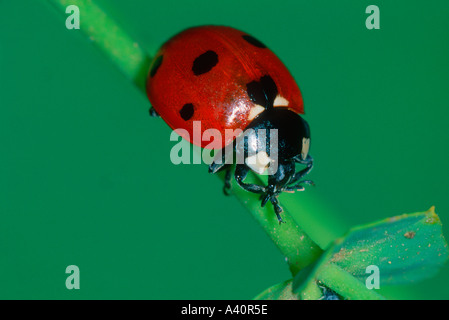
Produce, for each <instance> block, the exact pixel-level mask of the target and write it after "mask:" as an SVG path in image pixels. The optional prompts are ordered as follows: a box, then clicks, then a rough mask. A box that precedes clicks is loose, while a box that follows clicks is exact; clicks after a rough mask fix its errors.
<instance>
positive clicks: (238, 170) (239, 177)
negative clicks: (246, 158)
mask: <svg viewBox="0 0 449 320" xmlns="http://www.w3.org/2000/svg"><path fill="white" fill-rule="evenodd" d="M249 170H250V169H249V168H248V166H247V165H245V164H237V165H236V167H235V173H234V178H235V181H237V183H238V184H239V186H240V187H242V188H243V189H245V190H246V191H249V192H253V193H265V192H266V188H265V187H264V186H260V185H258V184H254V183H245V182H243V180H245V178H246V176H247V175H248V172H249Z"/></svg>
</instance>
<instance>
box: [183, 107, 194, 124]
mask: <svg viewBox="0 0 449 320" xmlns="http://www.w3.org/2000/svg"><path fill="white" fill-rule="evenodd" d="M193 113H194V108H193V104H191V103H186V104H185V105H184V106H183V107H182V108H181V110H180V111H179V114H180V115H181V118H183V119H184V120H185V121H187V120H190V119H191V118H192V117H193Z"/></svg>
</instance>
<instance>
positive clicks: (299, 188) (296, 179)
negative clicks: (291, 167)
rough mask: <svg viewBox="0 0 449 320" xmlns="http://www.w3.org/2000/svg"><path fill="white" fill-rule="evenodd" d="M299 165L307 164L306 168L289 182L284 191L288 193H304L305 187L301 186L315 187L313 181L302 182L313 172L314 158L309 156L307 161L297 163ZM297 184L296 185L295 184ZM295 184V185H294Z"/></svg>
mask: <svg viewBox="0 0 449 320" xmlns="http://www.w3.org/2000/svg"><path fill="white" fill-rule="evenodd" d="M296 162H298V163H301V164H306V167H305V168H304V169H302V170H300V171H298V172H296V173H295V174H294V175H293V177H292V179H291V180H290V181H289V182H288V185H289V186H287V187H285V188H283V191H287V192H293V191H295V190H296V191H303V190H304V187H303V186H301V184H304V183H306V184H310V185H315V184H314V183H313V181H311V180H303V181H300V179H301V178H303V177H304V176H306V175H307V174H309V172H310V171H312V168H313V158H312V157H310V156H308V157H307V161H296ZM295 183H296V184H295ZM294 184H295V185H294Z"/></svg>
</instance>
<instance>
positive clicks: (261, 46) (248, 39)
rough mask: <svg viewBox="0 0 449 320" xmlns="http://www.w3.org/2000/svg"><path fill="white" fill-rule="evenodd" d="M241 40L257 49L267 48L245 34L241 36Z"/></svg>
mask: <svg viewBox="0 0 449 320" xmlns="http://www.w3.org/2000/svg"><path fill="white" fill-rule="evenodd" d="M242 38H243V39H245V40H246V42H248V43H251V44H252V45H253V46H256V47H258V48H266V47H267V46H266V45H264V44H263V43H262V42H260V41H259V40H257V39H256V38H254V37H253V36H250V35H248V34H245V35H243V36H242Z"/></svg>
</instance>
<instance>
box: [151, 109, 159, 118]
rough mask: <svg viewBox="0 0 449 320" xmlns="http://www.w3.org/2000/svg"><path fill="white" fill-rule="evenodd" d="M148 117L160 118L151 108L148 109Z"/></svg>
mask: <svg viewBox="0 0 449 320" xmlns="http://www.w3.org/2000/svg"><path fill="white" fill-rule="evenodd" d="M150 117H155V118H160V115H159V113H157V112H156V110H154V108H153V107H151V108H150Z"/></svg>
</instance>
